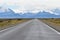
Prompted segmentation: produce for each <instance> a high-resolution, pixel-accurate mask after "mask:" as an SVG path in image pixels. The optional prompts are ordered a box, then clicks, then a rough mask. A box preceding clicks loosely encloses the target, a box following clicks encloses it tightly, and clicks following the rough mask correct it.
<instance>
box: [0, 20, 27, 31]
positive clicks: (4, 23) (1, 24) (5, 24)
mask: <svg viewBox="0 0 60 40" xmlns="http://www.w3.org/2000/svg"><path fill="white" fill-rule="evenodd" d="M25 21H28V19H0V30H3V29H6V28H9V27H11V25H16V24H19V23H23V22H25Z"/></svg>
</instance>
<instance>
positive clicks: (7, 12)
mask: <svg viewBox="0 0 60 40" xmlns="http://www.w3.org/2000/svg"><path fill="white" fill-rule="evenodd" d="M52 11H53V13H58V14H60V10H58V9H55V10H52ZM53 13H50V12H46V11H44V10H43V12H41V11H40V12H38V13H35V14H34V13H31V12H27V13H24V14H22V13H15V12H14V11H13V10H11V9H9V8H3V7H0V18H60V15H55V14H53Z"/></svg>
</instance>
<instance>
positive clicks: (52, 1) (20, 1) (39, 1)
mask: <svg viewBox="0 0 60 40" xmlns="http://www.w3.org/2000/svg"><path fill="white" fill-rule="evenodd" d="M0 6H5V7H8V8H11V9H13V10H14V11H15V12H24V11H34V10H35V11H37V10H44V9H45V10H51V9H54V8H60V0H0Z"/></svg>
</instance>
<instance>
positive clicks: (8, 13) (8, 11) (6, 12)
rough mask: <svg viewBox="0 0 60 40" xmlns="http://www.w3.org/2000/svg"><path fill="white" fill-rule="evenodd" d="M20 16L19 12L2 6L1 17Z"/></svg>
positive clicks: (0, 8)
mask: <svg viewBox="0 0 60 40" xmlns="http://www.w3.org/2000/svg"><path fill="white" fill-rule="evenodd" d="M19 16H20V15H19V14H16V13H15V12H13V10H11V9H9V8H3V7H0V18H17V17H19Z"/></svg>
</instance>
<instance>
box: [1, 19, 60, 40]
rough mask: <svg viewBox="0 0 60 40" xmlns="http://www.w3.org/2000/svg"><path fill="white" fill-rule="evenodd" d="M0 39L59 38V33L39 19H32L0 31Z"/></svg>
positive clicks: (40, 39) (38, 39) (41, 39)
mask: <svg viewBox="0 0 60 40" xmlns="http://www.w3.org/2000/svg"><path fill="white" fill-rule="evenodd" d="M0 40H60V33H59V32H57V31H56V30H54V29H53V28H51V27H50V26H48V25H46V24H45V23H43V22H41V21H40V20H38V19H32V20H29V21H27V22H24V23H22V24H18V25H16V26H14V27H11V28H8V29H5V30H2V31H0Z"/></svg>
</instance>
